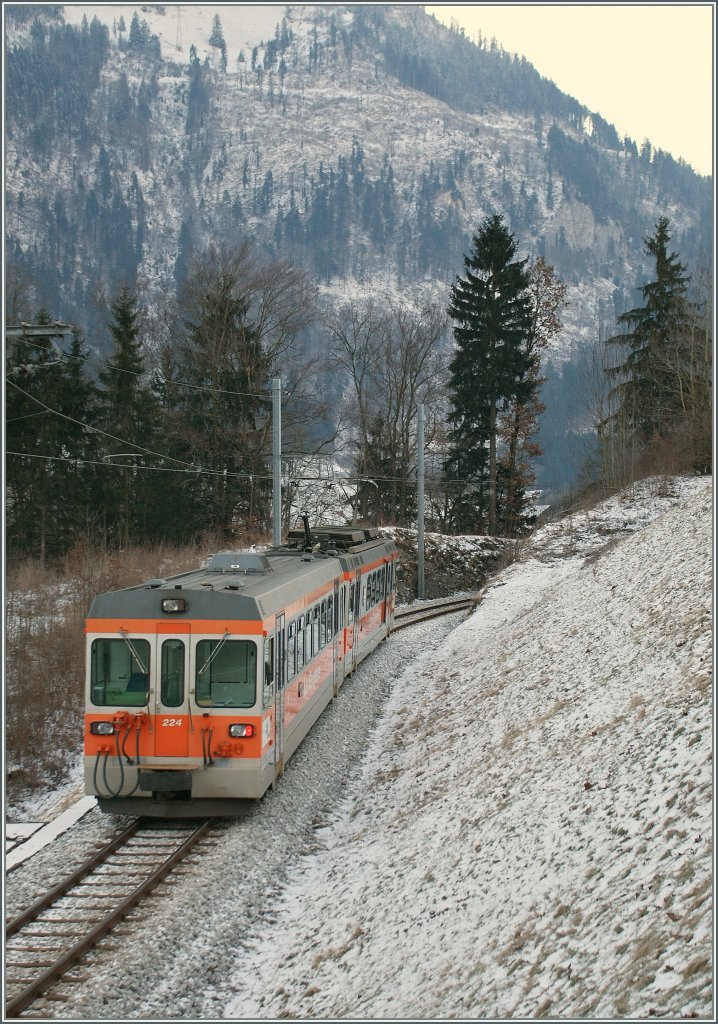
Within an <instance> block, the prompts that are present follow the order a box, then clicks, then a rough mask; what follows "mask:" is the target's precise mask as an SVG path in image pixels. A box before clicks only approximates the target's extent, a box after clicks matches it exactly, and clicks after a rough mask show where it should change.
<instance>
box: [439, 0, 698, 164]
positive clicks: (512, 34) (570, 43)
mask: <svg viewBox="0 0 718 1024" xmlns="http://www.w3.org/2000/svg"><path fill="white" fill-rule="evenodd" d="M426 10H427V12H428V13H429V14H433V15H434V16H435V17H436V18H437V19H438V20H439V21H441V22H444V23H445V24H447V25H448V24H449V23H450V22H451V19H452V18H453V19H455V21H456V22H458V24H459V25H461V26H462V27H463V29H464V31H465V32H466V35H467V36H468V37H469V38H470V39H475V38H476V36H477V33H478V32H479V31H480V32H481V35H482V36H483V37H484V38H487V39H489V40H490V39H491V38H492V37H495V38H496V40H497V42H498V43H500V44H501V45H502V46H503V48H504V50H506V51H507V52H509V53H518V54H519V55H521V56H524V57H526V59H527V60H528V61H530V62H531V64H533V65H534V67H535V68H536V70H537V71H538V72H539V74H541V75H543V76H544V77H546V78H550V79H551V80H552V81H553V82H555V83H556V85H557V86H558V87H559V88H560V89H561V90H562V91H563V92H566V93H569V94H570V95H571V96H573V97H575V99H577V100H578V101H579V102H580V103H583V104H584V105H585V106H587V107H589V108H590V109H591V110H593V111H595V112H597V113H599V114H600V115H601V116H602V117H603V118H605V120H606V121H608V122H609V123H611V124H614V125H615V126H616V129H617V131H618V133H619V135H620V136H621V137H623V136H624V135H629V136H630V137H631V138H632V139H634V140H635V141H636V142H637V144H638V145H639V147H640V145H641V143H642V142H643V140H644V139H645V138H648V139H650V141H651V143H652V144H653V145H654V147H656V148H658V149H664V150H666V151H667V152H669V153H670V154H671V155H672V156H673V157H675V158H676V159H678V158H679V157H681V158H682V159H683V160H685V161H686V163H689V164H690V165H691V166H692V167H693V168H694V170H696V171H698V173H699V174H712V162H713V148H714V134H713V131H714V111H713V93H714V88H713V47H714V42H715V25H714V12H715V4H714V3H696V4H623V3H621V4H518V3H508V4H497V5H493V4H459V5H452V4H440V5H438V6H430V5H427V6H426Z"/></svg>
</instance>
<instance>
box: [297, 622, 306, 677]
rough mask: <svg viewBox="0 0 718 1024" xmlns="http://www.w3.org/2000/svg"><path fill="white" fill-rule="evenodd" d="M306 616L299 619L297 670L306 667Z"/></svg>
mask: <svg viewBox="0 0 718 1024" xmlns="http://www.w3.org/2000/svg"><path fill="white" fill-rule="evenodd" d="M304 632H305V630H304V616H303V615H300V616H299V618H298V619H297V672H301V670H302V669H303V668H304Z"/></svg>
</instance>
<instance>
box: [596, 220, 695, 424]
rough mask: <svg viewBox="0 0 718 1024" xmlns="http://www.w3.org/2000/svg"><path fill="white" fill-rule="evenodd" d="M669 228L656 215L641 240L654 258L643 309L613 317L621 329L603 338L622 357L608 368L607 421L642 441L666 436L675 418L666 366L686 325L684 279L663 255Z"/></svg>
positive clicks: (673, 257)
mask: <svg viewBox="0 0 718 1024" xmlns="http://www.w3.org/2000/svg"><path fill="white" fill-rule="evenodd" d="M668 228H669V221H668V218H667V217H661V218H659V220H658V223H657V224H656V230H655V233H654V234H653V235H651V236H650V237H649V238H646V239H644V245H645V250H646V253H647V254H648V255H649V256H652V257H653V259H654V260H655V267H656V269H655V280H653V281H649V282H648V283H647V284H645V285H644V286H643V287H642V289H641V291H642V294H643V300H644V304H643V306H639V307H638V308H636V309H631V310H629V311H628V312H626V313H622V314H621V315H620V316H619V317H618V324H619V326H621V327H623V328H624V330H623V331H622V332H621V333H619V334H616V335H614V336H613V337H612V338H609V339H607V344H608V345H611V346H616V347H618V346H621V349H622V354H623V355H622V361H621V362H620V363H618V364H617V365H615V366H613V367H610V368H609V370H608V374H609V377H610V378H611V379H613V380H615V381H616V383H615V385H614V387H613V389H612V391H611V398H613V399H614V400H615V404H616V408H615V412H614V415H613V416H612V419H613V420H614V421H617V420H619V421H620V422H621V423H622V424H623V425H624V426H625V427H628V429H630V430H632V431H634V432H635V433H636V434H637V435H638V436H639V438H641V439H642V440H644V441H647V440H650V438H651V437H652V436H653V435H654V434H657V435H659V436H665V435H666V434H667V433H669V432H670V429H671V427H672V425H674V424H675V419H676V416H677V415H678V414H679V408H678V402H677V397H676V393H675V388H674V386H673V380H672V376H673V375H672V373H671V370H670V367H671V365H672V364H674V363H675V352H676V349H678V348H679V346H680V344H681V339H682V338H683V337H684V336H685V334H686V332H687V330H688V326H689V322H690V311H689V307H688V304H687V302H686V293H687V288H688V281H689V278H688V276H687V275H686V273H685V270H686V268H685V266H684V265H683V264H682V263H681V262H680V261H679V258H678V254H677V253H675V252H670V253H669V251H668V244H669V242H670V238H671V236H670V234H669V230H668Z"/></svg>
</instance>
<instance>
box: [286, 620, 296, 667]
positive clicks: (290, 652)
mask: <svg viewBox="0 0 718 1024" xmlns="http://www.w3.org/2000/svg"><path fill="white" fill-rule="evenodd" d="M296 674H297V624H296V622H290V623H289V627H288V629H287V678H288V679H293V678H294V676H295V675H296Z"/></svg>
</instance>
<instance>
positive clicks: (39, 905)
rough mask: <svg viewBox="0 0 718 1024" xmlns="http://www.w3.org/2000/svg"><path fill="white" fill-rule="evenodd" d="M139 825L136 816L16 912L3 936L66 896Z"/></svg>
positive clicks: (123, 843) (129, 836)
mask: <svg viewBox="0 0 718 1024" xmlns="http://www.w3.org/2000/svg"><path fill="white" fill-rule="evenodd" d="M139 827H140V819H139V818H138V819H137V821H133V822H132V824H131V825H128V827H127V828H126V829H125V830H124V831H123V832H120V833H119V835H117V836H116V837H115V838H114V839H113V840H111V841H110V842H109V843H108V844H107V846H103V847H102V849H101V850H99V851H98V852H97V853H96V854H94V855H93V856H92V857H90V858H89V860H86V861H85V863H84V864H81V865H80V867H79V868H78V869H77V870H76V871H73V873H72V874H71V875H68V876H67V878H65V879H63V880H62V882H60V883H58V885H56V886H55V887H54V889H50V891H49V892H47V893H45V895H44V896H41V897H40V899H39V900H37V901H36V902H35V903H33V904H32V906H31V907H28V908H27V910H23V912H22V913H21V914H18V915H17V917H14V918H13V919H12V921H9V922H8V923H7V924H6V925H5V938H6V939H9V938H10V936H11V935H14V934H15V932H19V931H20V929H21V928H24V927H25V925H27V924H30V922H31V921H34V920H36V918H38V917H39V916H40V914H41V913H42V912H43V910H47V908H48V907H51V906H52V904H53V903H57V901H58V900H59V899H61V898H62V897H63V896H66V895H67V893H68V892H69V891H70V889H74V887H75V886H76V885H77V884H78V882H81V881H82V879H83V878H85V876H86V875H89V874H90V873H91V872H93V871H94V870H95V868H96V867H99V865H100V864H102V863H104V861H106V860H107V858H108V857H111V856H112V854H113V853H115V852H116V851H117V850H119V848H120V847H121V846H124V845H125V843H126V842H127V840H128V839H131V838H132V836H133V835H135V833H136V832H137V830H138V828H139Z"/></svg>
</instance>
